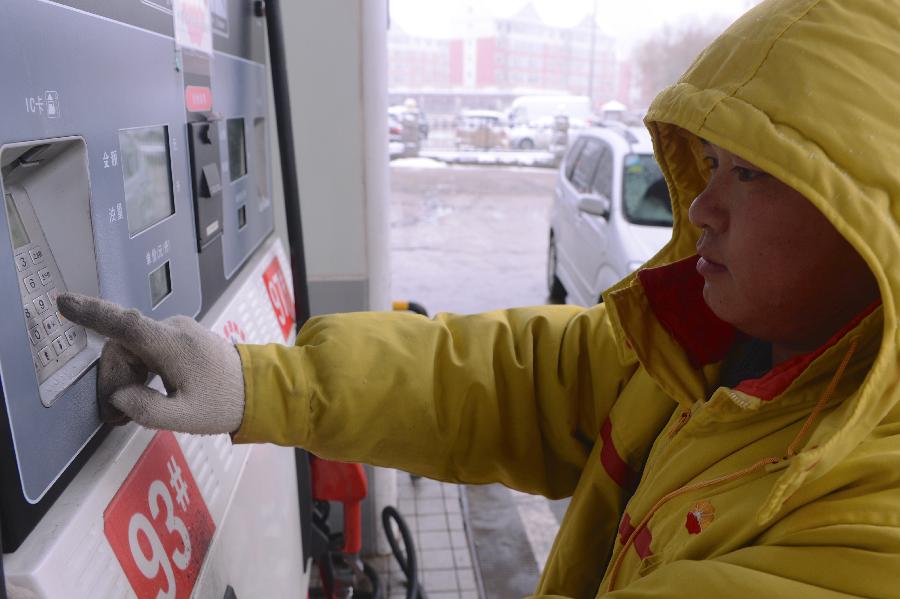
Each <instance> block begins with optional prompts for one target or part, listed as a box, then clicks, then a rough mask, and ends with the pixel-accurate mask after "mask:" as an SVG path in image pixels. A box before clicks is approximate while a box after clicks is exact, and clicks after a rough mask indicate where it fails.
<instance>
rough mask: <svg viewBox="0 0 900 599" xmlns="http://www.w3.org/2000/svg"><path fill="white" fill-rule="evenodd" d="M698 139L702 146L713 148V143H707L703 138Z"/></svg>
mask: <svg viewBox="0 0 900 599" xmlns="http://www.w3.org/2000/svg"><path fill="white" fill-rule="evenodd" d="M697 139H699V140H700V144H701V145H703V146H711V145H712V144H711V143H709V142H708V141H706V140H705V139H703V138H702V137H698V138H697Z"/></svg>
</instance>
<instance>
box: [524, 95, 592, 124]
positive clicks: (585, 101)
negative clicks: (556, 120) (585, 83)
mask: <svg viewBox="0 0 900 599" xmlns="http://www.w3.org/2000/svg"><path fill="white" fill-rule="evenodd" d="M507 114H508V120H509V125H510V126H511V127H515V126H517V125H529V124H531V123H533V122H535V121H538V120H539V119H550V120H552V119H553V117H556V116H559V115H565V116H567V117H569V120H570V121H571V120H581V121H590V120H591V100H590V98H588V97H587V96H570V95H564V96H519V97H518V98H516V99H515V100H513V102H512V104H511V105H510V107H509V110H508V111H507Z"/></svg>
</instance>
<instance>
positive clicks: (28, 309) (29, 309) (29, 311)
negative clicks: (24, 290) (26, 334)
mask: <svg viewBox="0 0 900 599" xmlns="http://www.w3.org/2000/svg"><path fill="white" fill-rule="evenodd" d="M22 310H24V312H25V320H31V319H32V318H34V317H35V316H37V314H36V313H35V311H34V306H32V305H30V304H25V305H24V306H22Z"/></svg>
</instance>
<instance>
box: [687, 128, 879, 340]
mask: <svg viewBox="0 0 900 599" xmlns="http://www.w3.org/2000/svg"><path fill="white" fill-rule="evenodd" d="M703 148H704V154H705V157H706V158H705V159H706V162H707V163H708V165H709V166H710V168H711V169H712V174H711V178H710V180H709V183H708V184H707V186H706V189H705V190H704V191H703V192H702V193H701V194H700V195H698V196H697V198H696V199H695V200H694V202H693V203H692V204H691V208H690V211H689V213H688V216H689V219H690V221H691V223H693V224H694V225H695V226H697V227H699V228H700V229H701V230H702V234H701V236H700V240H699V241H698V242H697V253H698V254H700V256H701V259H700V261H699V262H698V264H697V270H698V271H699V273H700V274H701V275H702V276H703V278H704V280H705V284H704V287H703V298H704V300H705V301H706V303H707V304H708V305H709V307H710V309H712V311H713V312H714V313H715V314H716V316H718V317H719V318H721V319H722V320H724V321H726V322H728V323H730V324H732V325H733V326H735V327H736V328H737V329H738V330H740V331H742V332H744V333H746V334H748V335H750V336H753V337H757V338H759V339H764V340H767V341H770V342H772V343H775V344H779V345H782V346H785V347H790V348H792V349H794V350H796V351H810V350H812V349H815V348H816V347H818V346H819V345H821V344H822V343H824V342H825V341H826V340H828V338H829V337H830V336H831V335H832V334H834V333H835V332H836V331H837V330H839V329H840V328H841V327H842V326H843V325H845V324H846V323H847V322H848V321H849V320H850V319H852V318H853V316H855V315H856V314H857V313H859V312H860V311H861V310H862V309H863V308H865V307H866V306H867V305H869V304H870V303H871V302H872V301H874V300H875V299H876V298H877V297H878V286H877V283H876V281H875V278H874V276H873V275H872V273H871V271H870V270H869V268H868V267H867V266H866V264H865V262H863V260H862V258H861V257H860V256H859V254H857V253H856V251H855V250H854V249H853V248H852V246H850V244H849V243H848V242H847V241H846V240H845V239H844V238H843V237H842V236H841V235H840V234H839V233H838V232H837V230H835V228H834V227H833V226H832V225H831V223H829V222H828V220H827V219H826V218H825V217H824V216H823V215H822V214H821V213H820V212H819V211H818V210H817V209H816V208H815V207H814V206H813V205H812V203H810V202H809V201H808V200H807V199H806V198H805V197H803V196H802V195H800V193H798V192H797V191H795V190H794V189H793V188H791V187H789V186H787V185H785V184H784V183H782V182H781V181H779V180H778V179H776V178H775V177H773V176H771V175H769V174H768V173H766V172H764V171H762V170H760V169H759V168H757V167H756V166H754V165H753V164H751V163H749V162H747V161H745V160H742V159H741V158H740V157H738V156H736V155H734V154H732V153H730V152H728V151H726V150H724V149H722V148H719V147H717V146H714V145H712V144H709V143H704V146H703Z"/></svg>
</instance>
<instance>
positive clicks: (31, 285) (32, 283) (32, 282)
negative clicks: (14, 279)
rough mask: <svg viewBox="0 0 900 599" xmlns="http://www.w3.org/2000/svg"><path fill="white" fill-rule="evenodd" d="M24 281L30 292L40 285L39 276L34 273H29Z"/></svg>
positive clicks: (26, 288)
mask: <svg viewBox="0 0 900 599" xmlns="http://www.w3.org/2000/svg"><path fill="white" fill-rule="evenodd" d="M22 282H23V283H25V290H26V291H27V292H28V293H34V292H35V291H37V290H38V288H39V287H40V283H38V278H37V277H36V276H34V275H28V276H27V277H25V278H24V279H22Z"/></svg>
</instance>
